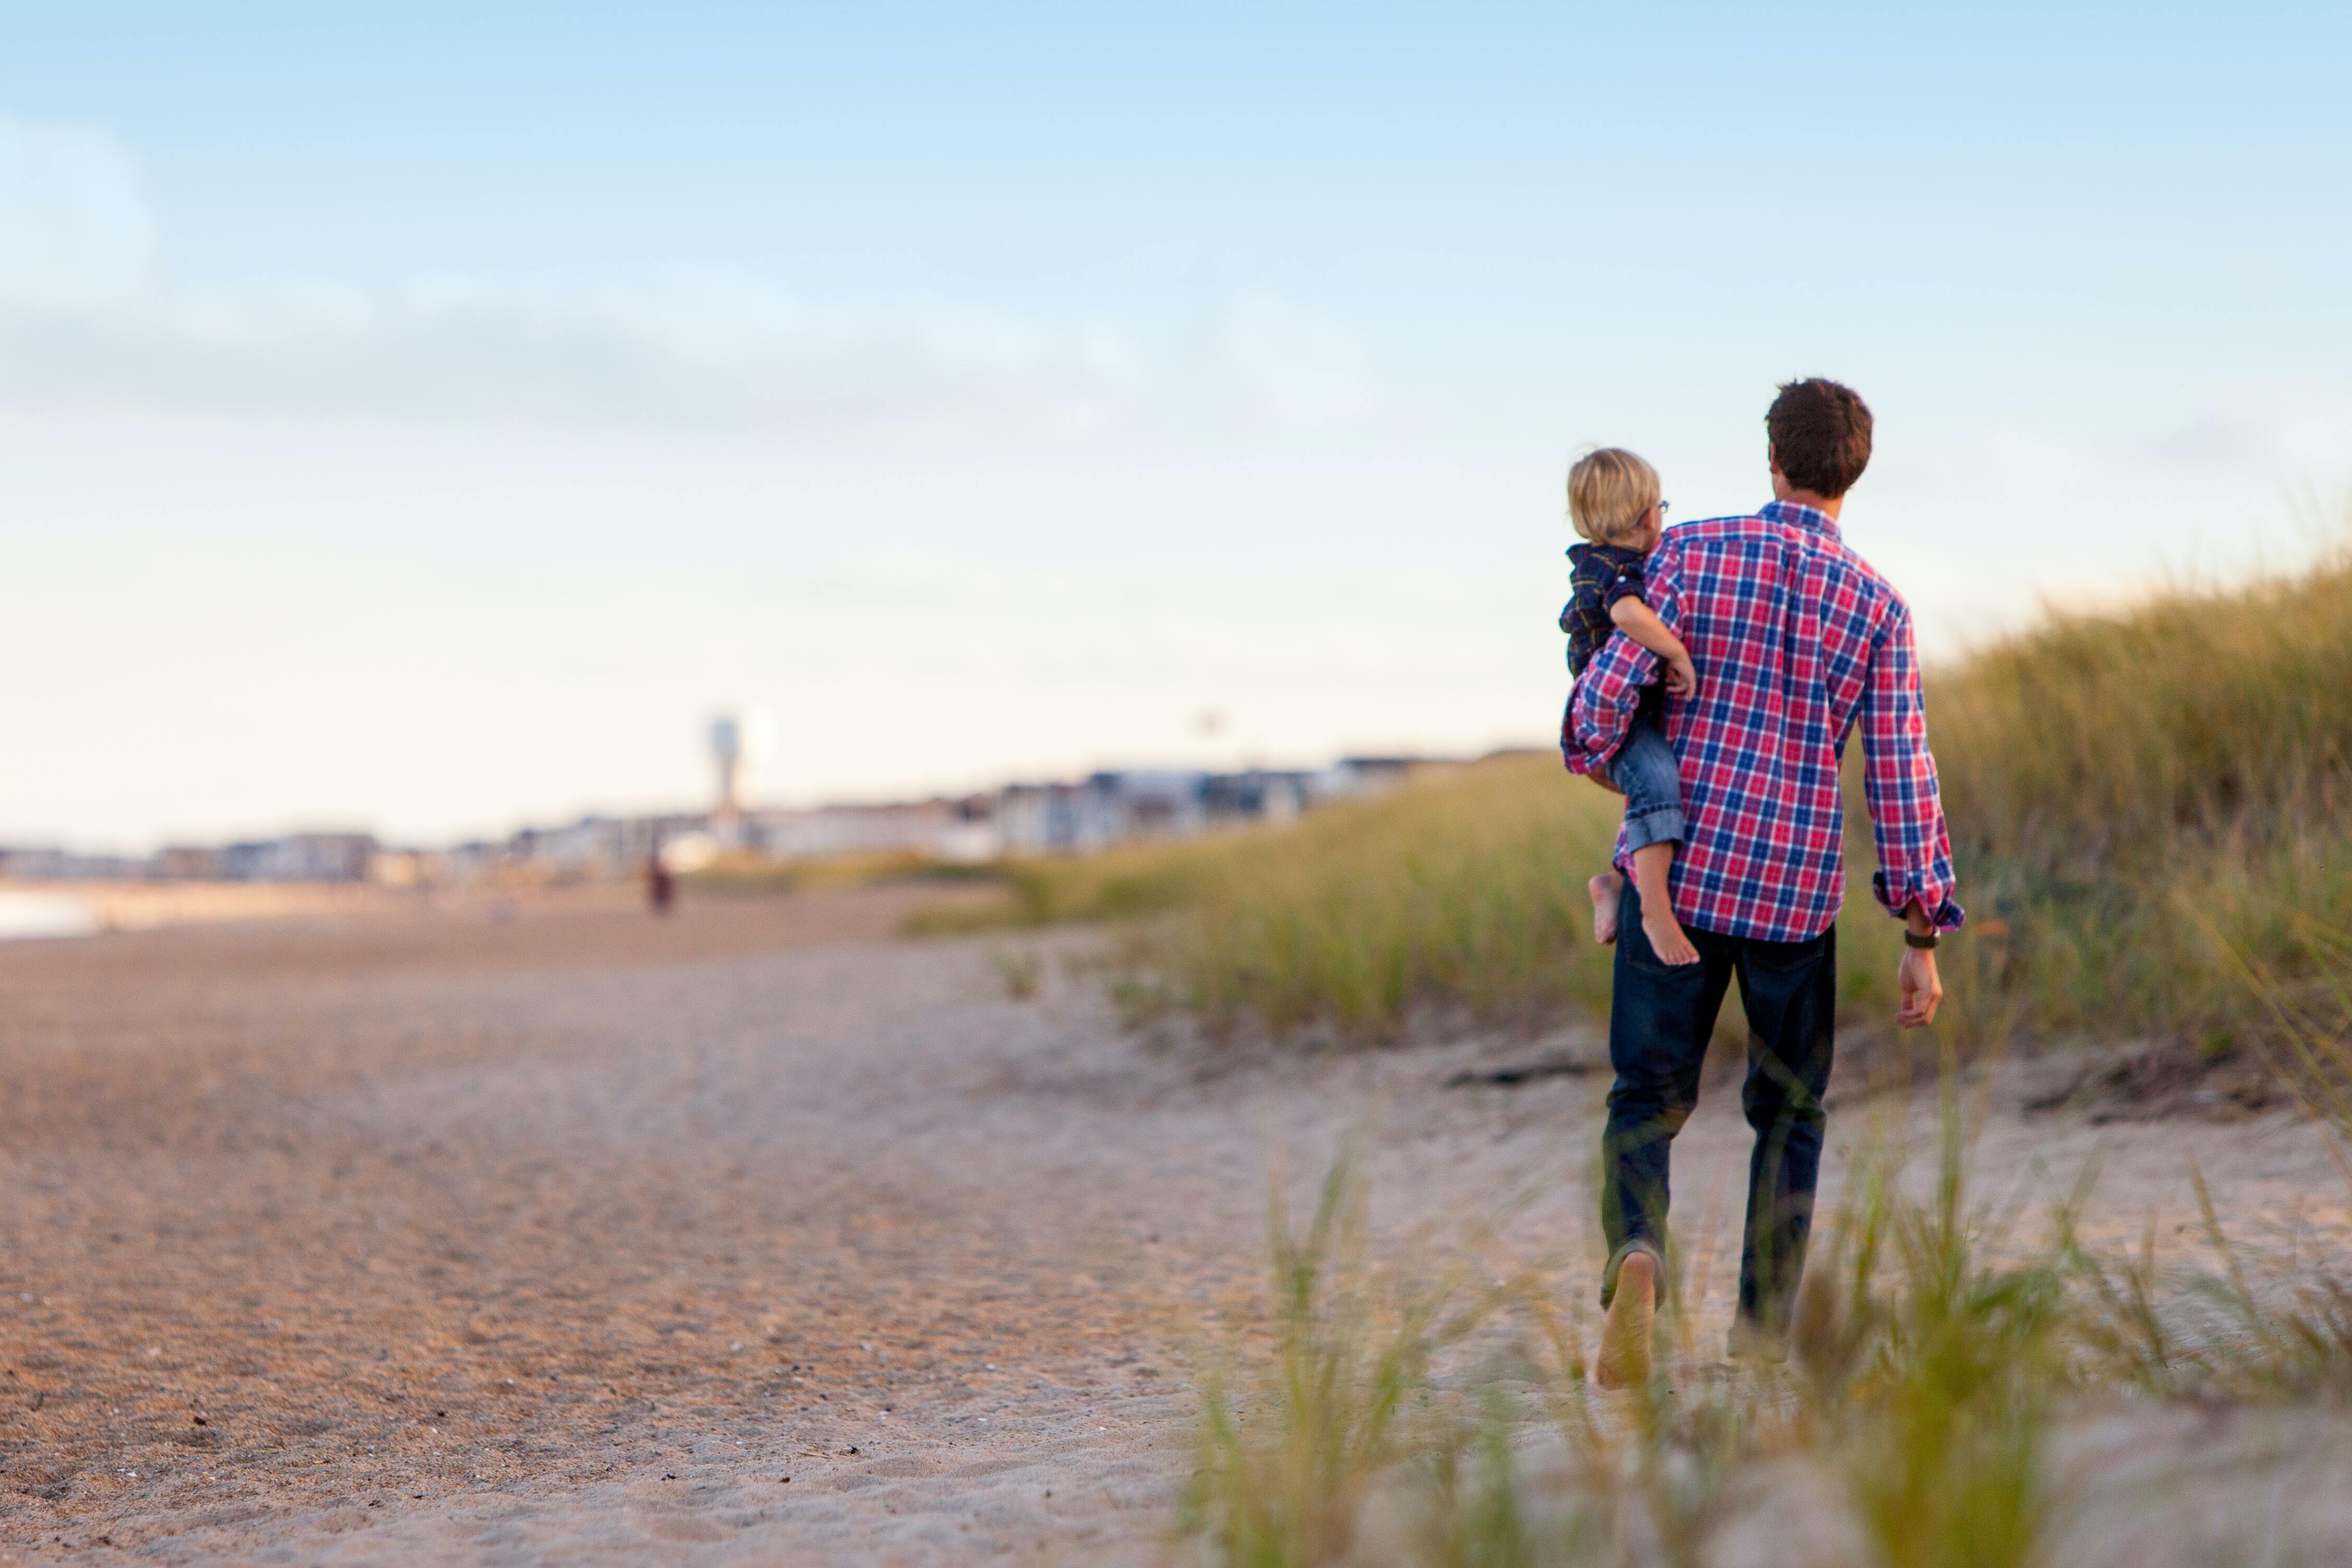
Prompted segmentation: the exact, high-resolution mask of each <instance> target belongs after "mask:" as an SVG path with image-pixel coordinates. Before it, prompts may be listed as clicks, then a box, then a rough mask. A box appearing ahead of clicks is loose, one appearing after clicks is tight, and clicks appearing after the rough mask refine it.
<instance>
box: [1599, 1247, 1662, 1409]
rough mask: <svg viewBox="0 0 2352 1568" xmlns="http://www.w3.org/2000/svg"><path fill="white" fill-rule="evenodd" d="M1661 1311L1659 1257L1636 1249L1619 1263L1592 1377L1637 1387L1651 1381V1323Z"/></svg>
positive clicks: (1607, 1383) (1604, 1382)
mask: <svg viewBox="0 0 2352 1568" xmlns="http://www.w3.org/2000/svg"><path fill="white" fill-rule="evenodd" d="M1657 1312H1658V1260H1656V1259H1655V1258H1654V1257H1652V1256H1651V1255H1650V1254H1649V1253H1647V1252H1643V1251H1640V1250H1638V1249H1637V1250H1634V1251H1632V1252H1628V1253H1626V1254H1625V1260H1624V1261H1623V1262H1622V1263H1620V1264H1618V1265H1617V1291H1616V1294H1614V1295H1612V1296H1611V1297H1610V1298H1609V1315H1608V1317H1606V1318H1605V1319H1603V1320H1602V1321H1601V1356H1600V1359H1599V1360H1597V1361H1596V1362H1594V1363H1593V1366H1592V1380H1593V1381H1594V1382H1595V1383H1598V1384H1599V1385H1601V1387H1603V1388H1635V1387H1639V1386H1640V1385H1643V1384H1644V1383H1647V1382H1649V1381H1650V1326H1651V1324H1652V1322H1654V1320H1655V1319H1656V1317H1657Z"/></svg>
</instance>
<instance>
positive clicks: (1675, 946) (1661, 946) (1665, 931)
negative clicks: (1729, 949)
mask: <svg viewBox="0 0 2352 1568" xmlns="http://www.w3.org/2000/svg"><path fill="white" fill-rule="evenodd" d="M1642 935H1643V936H1647V937H1648V938H1649V939H1650V951H1651V952H1653V953H1655V954H1656V955H1657V956H1658V961H1659V962H1660V963H1662V964H1673V965H1677V966H1679V965H1683V964H1696V963H1697V962H1698V949H1697V948H1696V947H1694V946H1691V939H1690V937H1689V936H1686V935H1685V933H1684V931H1683V923H1682V922H1681V921H1679V920H1677V919H1675V912H1674V910H1673V908H1672V907H1671V906H1669V905H1668V904H1667V903H1666V901H1665V900H1664V899H1663V898H1661V899H1655V900H1651V899H1644V900H1643V901H1642Z"/></svg>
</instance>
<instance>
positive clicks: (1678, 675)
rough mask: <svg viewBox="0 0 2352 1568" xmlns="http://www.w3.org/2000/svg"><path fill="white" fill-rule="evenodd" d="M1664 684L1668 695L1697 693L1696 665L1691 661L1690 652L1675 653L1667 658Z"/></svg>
mask: <svg viewBox="0 0 2352 1568" xmlns="http://www.w3.org/2000/svg"><path fill="white" fill-rule="evenodd" d="M1665 684H1666V695H1668V696H1676V697H1695V696H1696V695H1698V666H1697V665H1696V664H1692V663H1691V656H1690V654H1688V653H1676V654H1675V655H1673V656H1672V657H1671V658H1669V659H1667V661H1666V675H1665Z"/></svg>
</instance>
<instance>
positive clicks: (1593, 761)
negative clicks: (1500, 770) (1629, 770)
mask: <svg viewBox="0 0 2352 1568" xmlns="http://www.w3.org/2000/svg"><path fill="white" fill-rule="evenodd" d="M1644 578H1645V581H1643V583H1642V584H1641V586H1642V587H1643V590H1644V594H1643V598H1644V601H1645V602H1646V603H1647V604H1648V605H1649V607H1650V608H1651V610H1652V611H1654V612H1656V614H1657V617H1658V619H1659V620H1661V621H1663V622H1665V623H1666V625H1667V627H1668V628H1669V629H1670V630H1673V631H1675V632H1680V630H1681V628H1682V606H1681V603H1680V602H1679V599H1678V596H1677V595H1676V593H1675V549H1674V539H1673V537H1672V536H1671V535H1669V536H1668V537H1667V538H1666V540H1665V542H1664V543H1663V544H1661V545H1660V546H1659V547H1658V549H1657V550H1656V552H1655V553H1654V554H1653V555H1652V556H1651V557H1650V563H1649V570H1648V571H1647V572H1646V573H1644ZM1618 597H1619V598H1622V597H1623V595H1622V594H1620V595H1618ZM1612 602H1614V601H1612ZM1657 670H1658V658H1657V655H1656V654H1654V653H1651V652H1650V651H1649V650H1648V649H1646V648H1644V647H1643V646H1642V645H1641V644H1640V643H1636V642H1634V641H1633V639H1632V638H1631V637H1628V636H1626V635H1625V633H1624V632H1614V633H1612V635H1611V637H1610V639H1609V641H1608V642H1606V643H1602V644H1601V648H1600V651H1599V652H1598V653H1594V654H1593V655H1592V662H1591V664H1587V665H1585V667H1584V674H1581V675H1580V676H1579V677H1577V682H1576V686H1575V689H1574V690H1572V691H1570V693H1569V695H1568V711H1567V713H1566V714H1564V715H1563V716H1561V718H1560V726H1559V752H1560V758H1561V759H1562V760H1563V761H1565V762H1566V763H1567V764H1568V770H1569V771H1570V772H1571V773H1584V774H1591V773H1599V772H1601V770H1602V769H1604V768H1607V767H1608V765H1609V759H1610V758H1612V757H1614V756H1616V755H1617V750H1618V747H1622V746H1623V745H1624V744H1625V734H1626V731H1628V730H1629V729H1631V728H1632V727H1633V715H1634V712H1635V710H1637V709H1638V708H1639V707H1640V706H1642V688H1643V687H1644V686H1646V685H1649V684H1650V683H1651V682H1652V681H1653V680H1654V679H1655V678H1656V676H1657Z"/></svg>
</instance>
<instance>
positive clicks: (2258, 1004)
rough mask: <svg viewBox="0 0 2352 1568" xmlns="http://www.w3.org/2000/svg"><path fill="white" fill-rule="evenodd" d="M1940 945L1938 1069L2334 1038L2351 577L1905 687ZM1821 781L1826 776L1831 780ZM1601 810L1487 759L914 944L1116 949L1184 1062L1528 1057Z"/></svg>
mask: <svg viewBox="0 0 2352 1568" xmlns="http://www.w3.org/2000/svg"><path fill="white" fill-rule="evenodd" d="M1928 685H1929V689H1928V698H1927V703H1928V714H1929V725H1930V730H1931V734H1932V737H1933V740H1934V744H1935V747H1936V754H1937V761H1938V765H1939V768H1940V769H1941V772H1942V778H1943V784H1944V796H1945V802H1946V808H1947V814H1948V817H1949V819H1950V821H1951V826H1952V832H1953V841H1954V846H1955V852H1956V857H1957V860H1958V867H1959V873H1960V879H1961V895H1962V899H1963V902H1965V903H1966V904H1968V905H1969V911H1970V915H1971V925H1970V929H1969V931H1967V932H1966V933H1963V934H1962V935H1961V936H1958V937H1956V938H1954V939H1953V940H1951V941H1950V942H1949V943H1948V944H1947V946H1946V947H1945V949H1944V952H1943V955H1942V957H1943V969H1944V975H1945V980H1946V985H1947V987H1948V990H1949V992H1950V999H1949V1001H1948V1004H1947V1009H1946V1014H1945V1018H1944V1020H1943V1021H1942V1022H1941V1023H1939V1025H1938V1026H1937V1027H1938V1030H1939V1031H1940V1032H1941V1033H1942V1035H1943V1037H1944V1038H1945V1039H1947V1040H1954V1041H1959V1042H1963V1043H1968V1042H1984V1041H1994V1042H1999V1041H2006V1040H2010V1039H2011V1038H2012V1037H2015V1036H2017V1035H2019V1034H2021V1033H2023V1034H2029V1035H2033V1036H2038V1037H2063V1036H2076V1037H2086V1038H2095V1039H2105V1040H2116V1039H2126V1038H2134V1037H2137V1038H2161V1039H2167V1040H2181V1041H2188V1042H2190V1043H2193V1044H2195V1045H2197V1046H2199V1047H2201V1048H2203V1049H2205V1050H2207V1051H2212V1052H2216V1053H2220V1052H2225V1051H2231V1050H2232V1049H2234V1048H2237V1047H2239V1046H2242V1045H2250V1044H2251V1045H2252V1046H2255V1047H2257V1048H2260V1049H2264V1050H2273V1051H2274V1050H2277V1049H2279V1048H2280V1047H2281V1044H2282V1041H2283V1040H2285V1039H2286V1034H2287V1026H2286V1025H2285V1024H2284V1023H2283V1021H2282V1017H2283V1013H2282V1009H2285V1012H2286V1013H2288V1014H2291V1015H2292V1016H2293V1018H2294V1019H2296V1020H2298V1024H2299V1026H2300V1027H2303V1028H2304V1029H2305V1030H2306V1032H2310V1031H2316V1033H2317V1034H2319V1035H2322V1036H2325V1037H2327V1038H2330V1039H2333V1038H2336V1037H2340V1036H2341V1035H2343V1034H2344V1033H2346V1032H2347V1029H2348V1028H2352V816H2347V810H2346V809H2347V806H2352V558H2346V557H2341V556H2339V557H2334V558H2330V559H2326V560H2323V561H2321V562H2320V563H2318V564H2317V565H2315V566H2314V567H2313V568H2311V569H2310V570H2306V571H2305V572H2304V573H2302V574H2301V575H2299V576H2295V577H2294V578H2291V579H2286V580H2276V581H2265V582H2262V583H2258V584H2255V585H2252V586H2248V587H2241V588H2235V589H2231V590H2227V591H2189V590H2180V591H2174V592H2170V593H2168V594H2164V595H2160V596H2158V597H2157V598H2155V599H2153V600H2150V601H2147V602H2145V603H2142V604H2140V605H2138V606H2137V607H2136V608H2133V609H2130V610H2128V611H2124V612H2116V613H2113V614H2101V615H2089V614H2084V615H2060V616H2056V617H2053V619H2051V620H2049V621H2048V622H2045V623H2044V624H2042V626H2040V627H2039V628H2037V629H2035V630H2032V631H2030V632H2025V633H2023V634H2021V635H2019V636H2016V637H2013V638H2011V639H2009V640H2007V641H2004V642H2001V643H1996V644H1993V645H1991V646H1990V647H1987V648H1985V649H1984V650H1982V651H1981V652H1979V653H1977V654H1975V655H1974V656H1972V657H1970V658H1969V659H1968V660H1966V661H1964V662H1962V663H1960V664H1957V665H1955V666H1953V667H1950V668H1948V669H1945V670H1942V671H1939V672H1937V673H1936V674H1933V675H1932V676H1931V678H1930V680H1929V684H1928ZM1853 749H1854V750H1855V752H1856V753H1857V754H1856V755H1853V756H1849V758H1848V759H1847V760H1848V764H1849V769H1850V772H1851V771H1852V769H1853V764H1855V763H1856V762H1858V760H1859V757H1858V747H1855V748H1853ZM1849 795H1850V802H1849V810H1848V812H1847V821H1848V833H1849V848H1848V855H1847V868H1848V876H1847V883H1848V889H1849V895H1848V899H1847V905H1846V911H1845V914H1844V915H1843V920H1842V922H1841V925H1840V934H1839V943H1840V947H1841V955H1840V957H1841V962H1840V972H1841V977H1840V983H1841V987H1842V990H1843V997H1842V999H1843V1003H1844V1004H1845V1009H1846V1016H1847V1017H1848V1018H1850V1019H1856V1020H1860V1019H1866V1018H1870V1017H1874V1016H1877V1015H1880V1014H1891V1012H1892V1010H1893V1009H1892V1002H1893V998H1892V987H1893V976H1894V971H1895V957H1896V956H1897V952H1898V949H1899V942H1900V937H1899V933H1898V931H1897V929H1896V927H1895V922H1893V921H1892V920H1890V919H1888V918H1887V917H1886V916H1885V915H1884V914H1883V913H1882V912H1881V911H1879V910H1878V909H1877V908H1876V906H1875V905H1874V904H1872V902H1871V901H1870V899H1869V896H1868V894H1867V892H1866V888H1867V879H1868V875H1869V873H1870V870H1871V869H1872V863H1873V862H1872V856H1871V849H1870V842H1869V833H1868V831H1867V825H1866V824H1867V817H1866V814H1865V813H1864V810H1863V806H1862V802H1861V800H1860V799H1859V791H1858V790H1853V791H1849ZM1617 810H1618V802H1617V800H1616V798H1615V797H1613V796H1611V795H1609V794H1606V793H1605V792H1603V791H1601V789H1597V788H1596V787H1594V786H1592V785H1591V784H1590V783H1587V782H1585V781H1583V780H1580V779H1571V778H1570V777H1568V776H1567V775H1566V774H1565V773H1564V771H1563V770H1562V769H1561V768H1560V766H1559V761H1558V759H1557V758H1554V757H1551V756H1549V754H1534V755H1525V754H1523V755H1513V756H1504V757H1498V758H1490V759H1488V760H1487V761H1486V762H1483V763H1480V764H1477V765H1475V766H1474V767H1471V768H1465V769H1461V770H1459V771H1457V772H1455V773H1454V774H1451V775H1448V776H1445V777H1444V778H1441V779H1437V780H1434V781H1431V782H1426V783H1419V784H1414V785H1412V786H1408V787H1407V788H1405V789H1401V790H1399V791H1397V792H1395V793H1393V794H1391V795H1389V796H1386V797H1383V798H1381V799H1377V800H1364V801H1356V802H1350V803H1347V804H1343V805H1338V806H1333V807H1329V808H1327V809H1325V810H1319V811H1317V812H1314V813H1311V814H1309V815H1308V816H1307V817H1305V818H1303V819H1301V820H1299V821H1297V822H1295V823H1292V824H1290V825H1287V826H1285V827H1283V828H1280V829H1271V830H1262V831H1246V832H1240V833H1234V834H1227V835H1223V836H1218V837H1213V838H1209V839H1204V840H1196V841H1189V842H1183V843H1174V844H1160V845H1134V846H1128V847H1125V848H1122V849H1119V850H1117V851H1114V852H1109V853H1107V854H1103V855H1098V856H1090V857H1072V858H1066V859H1055V860H1042V861H1035V862H1024V863H1021V864H1016V865H1014V866H1012V867H1009V868H1006V869H1005V871H1004V873H1003V874H1005V875H1006V876H1007V877H1008V879H1009V887H1010V890H1011V891H1010V894H1009V897H1008V899H1007V901H1006V902H1005V903H1004V904H1003V905H1002V906H1001V907H999V908H998V909H996V910H994V911H992V912H986V913H982V914H978V915H975V914H973V913H971V912H960V913H956V914H952V915H941V916H940V917H939V918H938V919H937V920H936V921H935V922H933V926H934V928H953V927H955V926H957V925H970V924H972V923H974V922H975V921H978V922H981V923H991V922H992V923H1012V924H1044V923H1048V922H1052V921H1056V920H1066V919H1101V918H1120V919H1126V920H1128V921H1129V922H1131V923H1132V924H1133V932H1132V933H1131V935H1130V939H1129V941H1128V942H1127V944H1126V945H1125V949H1124V950H1125V952H1126V955H1127V961H1126V963H1125V971H1126V973H1127V976H1128V979H1127V982H1126V985H1125V988H1124V994H1125V995H1126V997H1127V998H1128V999H1129V1001H1130V1002H1132V1003H1133V1004H1135V1005H1136V1006H1137V1007H1139V1008H1140V1009H1150V1008H1154V1007H1162V1008H1175V1009H1182V1010H1185V1011H1187V1012H1190V1013H1191V1014H1192V1015H1193V1016H1195V1017H1197V1018H1198V1019H1201V1020H1202V1022H1203V1023H1204V1024H1206V1025H1207V1027H1208V1028H1209V1029H1210V1030H1212V1031H1213V1032H1218V1033H1229V1032H1231V1031H1232V1030H1235V1029H1237V1028H1240V1027H1242V1026H1244V1025H1250V1024H1255V1025H1259V1026H1263V1027H1265V1028H1266V1029H1269V1030H1272V1031H1273V1032H1275V1033H1276V1034H1278V1035H1279V1034H1299V1033H1306V1034H1319V1035H1321V1036H1324V1037H1328V1038H1330V1039H1334V1040H1341V1041H1353V1042H1376V1041H1379V1040H1385V1039H1391V1038H1393V1037H1396V1036H1398V1035H1399V1034H1401V1033H1402V1032H1403V1031H1404V1030H1406V1029H1407V1028H1408V1026H1409V1024H1410V1022H1411V1020H1412V1019H1413V1018H1414V1016H1415V1015H1416V1014H1417V1013H1419V1012H1422V1011H1424V1010H1428V1009H1437V1010H1440V1011H1451V1012H1455V1013H1462V1014H1467V1015H1472V1016H1475V1017H1478V1018H1481V1019H1488V1020H1493V1021H1497V1022H1508V1023H1518V1024H1526V1025H1530V1026H1539V1025H1541V1024H1543V1023H1545V1022H1547V1021H1549V1020H1554V1019H1559V1018H1563V1017H1566V1016H1569V1015H1570V1014H1572V1013H1573V1012H1575V1011H1577V1010H1578V1009H1593V1008H1597V1007H1599V1006H1600V1005H1601V1004H1602V1002H1603V1001H1604V999H1605V998H1606V996H1607V990H1608V955H1607V954H1606V953H1605V952H1603V951H1601V950H1600V949H1598V948H1596V947H1594V946H1593V945H1592V944H1591V939H1590V932H1589V925H1590V915H1589V905H1588V901H1587V897H1586V894H1585V891H1584V886H1583V883H1584V880H1585V878H1586V877H1587V876H1589V875H1590V874H1591V873H1592V872H1593V871H1595V870H1598V869H1600V868H1601V866H1602V865H1604V864H1605V863H1606V861H1607V858H1608V849H1609V844H1610V841H1611V838H1612V833H1613V831H1614V823H1615V818H1616V813H1617Z"/></svg>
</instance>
